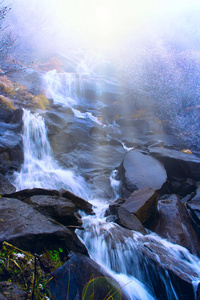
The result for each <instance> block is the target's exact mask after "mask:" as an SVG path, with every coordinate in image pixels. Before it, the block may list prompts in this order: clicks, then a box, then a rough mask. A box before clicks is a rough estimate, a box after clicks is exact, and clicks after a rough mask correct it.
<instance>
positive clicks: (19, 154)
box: [0, 108, 24, 175]
mask: <svg viewBox="0 0 200 300" xmlns="http://www.w3.org/2000/svg"><path fill="white" fill-rule="evenodd" d="M1 112H2V113H4V112H5V110H3V111H2V110H1V108H0V116H1ZM6 116H7V117H6V118H1V121H4V122H0V173H1V174H4V175H5V174H7V173H8V172H10V173H12V172H13V170H19V168H20V166H21V164H22V162H23V158H24V155H23V145H22V137H21V129H22V110H20V109H17V110H16V111H10V113H9V115H6Z"/></svg>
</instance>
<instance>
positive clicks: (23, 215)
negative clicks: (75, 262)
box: [0, 197, 87, 254]
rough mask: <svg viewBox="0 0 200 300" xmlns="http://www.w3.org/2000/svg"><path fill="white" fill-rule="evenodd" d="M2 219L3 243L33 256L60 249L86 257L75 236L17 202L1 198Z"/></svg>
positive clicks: (1, 238)
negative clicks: (7, 243)
mask: <svg viewBox="0 0 200 300" xmlns="http://www.w3.org/2000/svg"><path fill="white" fill-rule="evenodd" d="M0 215H1V219H0V243H2V242H3V241H7V242H9V243H11V244H13V245H15V246H16V247H20V248H21V249H23V250H26V251H32V252H40V251H43V250H45V249H56V248H58V247H61V248H63V249H65V250H66V251H70V250H72V251H75V252H81V253H85V254H86V253H87V250H86V248H85V246H84V245H83V244H82V243H81V242H80V240H79V239H78V237H77V236H76V234H75V233H74V232H72V231H70V230H69V229H68V228H66V227H65V226H62V225H60V224H59V223H56V222H55V221H53V220H52V219H49V218H47V217H45V216H44V215H42V214H41V213H39V212H37V211H35V210H34V209H33V208H32V207H31V206H30V205H28V204H26V203H24V202H22V201H20V200H18V199H13V198H6V197H2V198H1V207H0Z"/></svg>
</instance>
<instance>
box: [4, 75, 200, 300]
mask: <svg viewBox="0 0 200 300" xmlns="http://www.w3.org/2000/svg"><path fill="white" fill-rule="evenodd" d="M33 74H34V76H35V73H33ZM36 77H37V85H40V82H41V84H42V80H41V81H40V73H38V74H37V76H36ZM31 78H32V77H31ZM31 80H32V79H31ZM11 88H12V93H11V92H10V89H11ZM37 90H38V91H41V87H40V88H38V89H37ZM0 91H1V95H0V101H1V104H0V118H1V122H0V194H1V198H0V201H1V206H0V232H1V235H0V243H1V246H2V247H3V245H4V244H3V243H4V242H6V243H9V244H11V245H13V246H14V247H16V248H19V249H21V250H22V251H25V252H27V253H31V255H33V256H34V257H35V259H36V257H38V256H41V260H42V259H43V258H42V255H43V254H44V253H46V252H48V251H57V252H59V249H62V252H61V253H62V255H61V256H62V257H61V262H62V266H61V267H60V268H58V269H54V270H51V272H50V276H51V279H50V280H49V281H48V280H47V282H48V283H47V284H46V287H47V289H48V290H49V291H50V295H51V296H50V297H51V299H82V298H83V299H89V298H87V297H89V296H88V295H87V296H86V294H87V293H86V294H84V289H85V287H86V286H87V284H89V286H90V285H91V280H92V278H93V277H94V278H104V280H103V279H102V280H96V281H95V286H96V288H95V293H96V294H95V299H99V300H100V299H104V298H105V297H106V295H107V294H108V293H109V290H112V289H113V286H115V283H114V279H113V278H112V276H111V275H110V274H108V273H107V272H106V271H105V270H103V269H102V268H100V266H99V265H98V264H97V263H96V262H94V261H93V260H92V259H91V258H90V256H89V254H88V249H87V248H86V246H85V245H84V243H83V242H82V240H81V239H80V238H79V237H78V235H77V232H76V229H79V230H82V231H83V232H84V230H85V228H84V226H83V218H84V217H83V216H85V215H86V216H91V217H92V216H94V214H95V204H94V205H92V204H91V203H90V202H91V201H90V202H88V199H90V195H88V198H87V199H84V198H85V197H84V196H82V197H81V195H80V194H79V195H75V194H74V193H73V192H72V191H71V190H70V189H69V190H68V189H66V188H65V187H62V186H61V188H60V189H55V188H52V189H51V188H48V189H46V188H41V187H40V188H38V187H37V186H36V187H35V188H31V189H20V190H18V191H16V187H15V186H14V177H15V174H16V173H17V172H20V170H21V167H22V165H23V163H24V156H25V153H24V148H23V139H22V133H23V110H22V108H26V109H29V110H31V111H32V112H37V113H39V114H40V115H41V116H42V117H43V119H44V122H45V125H46V128H47V135H48V139H49V142H50V145H51V149H52V156H53V157H54V159H55V160H56V161H57V162H58V163H59V164H60V165H61V166H62V168H69V169H70V170H72V171H73V172H79V175H81V176H82V177H83V178H84V181H85V182H87V184H88V186H89V187H90V193H91V194H92V195H95V198H96V199H101V200H106V201H107V203H108V205H107V206H108V207H107V209H106V211H105V215H104V217H105V218H106V222H107V223H109V222H111V224H117V226H119V228H120V229H119V230H121V231H119V232H121V236H119V235H115V234H114V233H113V235H114V238H115V239H119V240H120V239H123V238H124V237H130V236H131V235H132V231H134V232H138V233H139V234H141V235H142V236H143V239H144V241H143V245H145V246H144V247H143V248H141V249H140V251H141V252H142V253H143V255H144V257H148V263H146V265H148V267H149V268H151V266H150V264H151V265H152V266H154V267H155V266H156V268H157V269H158V270H159V272H160V274H164V273H165V270H167V271H168V274H169V277H170V280H171V281H172V284H173V286H174V289H175V291H176V293H177V295H178V297H179V299H188V300H189V299H195V298H194V292H193V285H192V281H193V280H199V274H198V272H196V271H195V270H192V268H191V269H187V270H184V267H183V266H181V265H180V266H179V265H177V262H176V261H175V260H174V259H173V257H171V256H168V255H166V252H165V251H166V250H165V249H164V248H163V247H161V246H159V245H158V244H157V245H155V244H154V243H153V242H152V240H151V239H150V238H149V234H150V233H151V232H154V233H157V234H158V235H159V236H161V237H163V238H165V239H167V240H168V241H171V242H172V243H175V244H178V245H180V246H183V247H184V248H186V249H188V250H189V252H190V253H191V254H194V255H195V256H196V257H200V156H199V153H192V151H191V150H189V149H187V147H186V145H183V144H182V142H181V141H180V140H179V139H178V138H177V137H175V136H172V135H171V134H170V133H169V132H168V134H166V133H165V128H164V127H165V126H164V125H163V124H164V123H163V120H160V119H158V117H157V116H154V115H153V113H152V112H149V111H147V110H142V109H141V108H138V107H137V108H136V107H135V106H134V105H133V103H132V102H130V101H128V100H127V103H126V105H127V107H128V109H127V108H126V109H125V108H124V107H125V104H124V103H123V105H122V103H121V102H120V98H119V94H115V93H114V92H113V91H112V90H111V91H109V92H107V94H106V97H103V96H102V94H101V96H99V95H95V93H93V98H92V99H93V101H91V97H89V96H88V99H87V98H86V97H87V94H90V96H91V93H89V91H92V89H91V90H90V89H89V88H88V90H87V89H86V91H85V95H84V96H85V97H84V98H82V103H81V104H80V103H79V104H76V105H74V106H73V107H65V106H63V105H61V104H59V103H54V102H53V100H52V99H48V100H47V98H46V97H45V96H44V95H37V94H36V92H35V91H34V92H35V94H33V91H30V90H29V91H28V90H27V89H26V88H22V87H21V86H19V85H18V86H17V85H16V84H13V83H12V82H11V81H10V80H9V79H8V78H7V77H6V76H4V79H3V80H2V83H1V85H0ZM93 92H94V91H93ZM104 96H105V95H104ZM8 99H9V100H8ZM108 99H109V100H108ZM97 107H98V109H97ZM112 172H114V173H112ZM111 174H113V175H112V176H111ZM11 182H12V183H11ZM113 182H115V183H116V188H115V185H114V183H113ZM7 262H8V257H7V260H5V259H3V260H1V274H0V276H1V281H3V282H1V284H0V292H1V297H2V299H27V297H28V299H34V298H31V297H36V296H35V295H34V293H33V290H34V288H35V285H34V288H33V285H32V286H31V284H28V285H26V284H25V285H24V286H23V292H22V285H21V286H20V287H18V288H17V287H16V286H15V285H16V284H18V280H17V278H14V277H12V282H10V281H9V280H10V277H9V274H8V273H9V268H7V266H6V264H7ZM150 262H151V263H150ZM16 264H18V265H19V267H20V263H19V262H17V261H16ZM16 264H15V265H16ZM43 264H44V263H43ZM70 266H75V267H71V269H70ZM6 272H7V273H6ZM5 274H7V275H6V278H7V281H4V277H5ZM43 274H44V276H46V278H48V276H49V271H48V272H47V271H45V270H44V268H43ZM191 278H193V280H192V279H191ZM160 282H161V280H160V279H158V280H157V282H156V281H155V282H154V283H153V284H152V285H153V288H154V290H155V291H156V292H155V296H156V297H157V299H168V298H166V297H167V296H166V295H167V290H166V288H164V287H162V286H161V287H159V283H160ZM69 285H70V287H71V288H70V289H69ZM102 286H103V288H102ZM105 286H106V288H105ZM25 287H26V288H25ZM19 288H21V290H19ZM27 288H29V290H27ZM31 288H32V292H31ZM88 288H89V287H88ZM86 290H87V289H86ZM24 291H25V292H24ZM119 291H120V292H119ZM119 291H118V289H117V290H116V293H115V296H116V298H114V299H120V298H119V297H121V296H120V295H119V293H122V298H123V299H128V298H127V296H126V295H125V293H124V292H123V289H122V288H119ZM83 294H84V295H85V296H84V297H85V298H84V297H83ZM41 295H42V294H41ZM40 297H43V298H41V299H47V298H45V297H47V293H46V291H45V292H43V295H42V296H40ZM48 297H49V296H48ZM81 297H82V298H81ZM35 299H36V298H35Z"/></svg>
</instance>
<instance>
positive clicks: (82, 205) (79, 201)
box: [60, 189, 94, 215]
mask: <svg viewBox="0 0 200 300" xmlns="http://www.w3.org/2000/svg"><path fill="white" fill-rule="evenodd" d="M60 195H61V196H62V197H64V198H67V199H69V200H71V201H72V202H73V203H74V204H75V205H76V207H77V208H78V209H80V210H83V211H85V212H86V213H87V214H89V215H94V211H93V209H92V204H90V203H89V202H87V201H86V200H84V199H83V198H81V197H78V196H76V195H75V194H73V193H72V192H70V191H67V190H64V189H63V190H61V191H60Z"/></svg>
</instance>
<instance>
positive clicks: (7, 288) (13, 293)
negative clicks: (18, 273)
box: [0, 281, 28, 300]
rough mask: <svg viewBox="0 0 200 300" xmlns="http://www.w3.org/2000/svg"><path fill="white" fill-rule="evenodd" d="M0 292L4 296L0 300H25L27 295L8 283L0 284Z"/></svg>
mask: <svg viewBox="0 0 200 300" xmlns="http://www.w3.org/2000/svg"><path fill="white" fill-rule="evenodd" d="M0 292H1V293H2V294H4V295H6V298H4V296H2V297H1V295H0V300H4V299H11V300H26V299H27V297H28V295H27V293H26V292H25V291H23V290H21V289H20V288H19V287H18V286H17V285H16V284H13V283H11V282H8V281H1V282H0Z"/></svg>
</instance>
